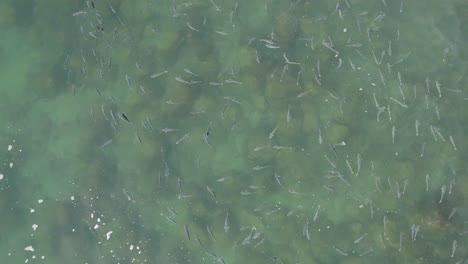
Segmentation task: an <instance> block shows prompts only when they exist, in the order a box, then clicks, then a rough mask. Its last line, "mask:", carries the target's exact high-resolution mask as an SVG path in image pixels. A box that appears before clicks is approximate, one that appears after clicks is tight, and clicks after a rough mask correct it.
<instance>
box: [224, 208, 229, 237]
mask: <svg viewBox="0 0 468 264" xmlns="http://www.w3.org/2000/svg"><path fill="white" fill-rule="evenodd" d="M228 217H229V212H226V218H224V232H225V233H227V232H228V231H229V223H228Z"/></svg>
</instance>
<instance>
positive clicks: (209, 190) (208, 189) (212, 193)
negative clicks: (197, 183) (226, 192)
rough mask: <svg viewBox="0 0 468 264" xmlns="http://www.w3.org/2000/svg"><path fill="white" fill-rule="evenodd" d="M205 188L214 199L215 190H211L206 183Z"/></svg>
mask: <svg viewBox="0 0 468 264" xmlns="http://www.w3.org/2000/svg"><path fill="white" fill-rule="evenodd" d="M206 190H207V191H208V192H209V193H210V194H211V196H213V198H214V199H215V201H216V194H215V192H214V191H213V189H211V188H210V186H208V185H207V186H206ZM216 202H218V201H216Z"/></svg>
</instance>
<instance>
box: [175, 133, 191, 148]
mask: <svg viewBox="0 0 468 264" xmlns="http://www.w3.org/2000/svg"><path fill="white" fill-rule="evenodd" d="M188 137H189V133H187V134H185V135H184V136H183V137H181V138H180V139H179V140H177V142H176V145H179V143H180V142H182V141H184V140H186V139H187V138H188Z"/></svg>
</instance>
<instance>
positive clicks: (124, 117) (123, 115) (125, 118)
mask: <svg viewBox="0 0 468 264" xmlns="http://www.w3.org/2000/svg"><path fill="white" fill-rule="evenodd" d="M119 117H120V118H121V119H122V120H124V121H127V122H128V123H131V122H130V120H129V119H128V117H127V115H125V114H124V113H119Z"/></svg>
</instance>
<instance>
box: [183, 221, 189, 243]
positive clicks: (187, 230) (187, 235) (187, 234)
mask: <svg viewBox="0 0 468 264" xmlns="http://www.w3.org/2000/svg"><path fill="white" fill-rule="evenodd" d="M184 232H185V237H186V238H187V240H190V231H189V229H188V226H187V225H186V224H184Z"/></svg>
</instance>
